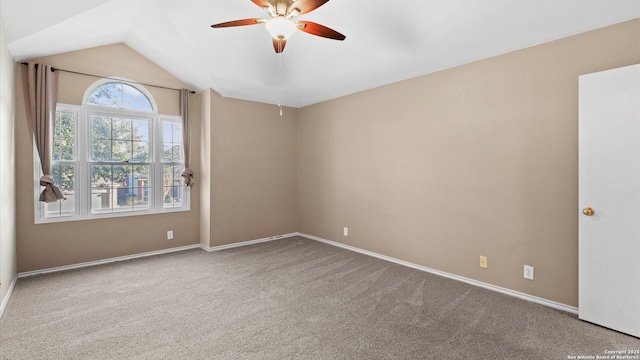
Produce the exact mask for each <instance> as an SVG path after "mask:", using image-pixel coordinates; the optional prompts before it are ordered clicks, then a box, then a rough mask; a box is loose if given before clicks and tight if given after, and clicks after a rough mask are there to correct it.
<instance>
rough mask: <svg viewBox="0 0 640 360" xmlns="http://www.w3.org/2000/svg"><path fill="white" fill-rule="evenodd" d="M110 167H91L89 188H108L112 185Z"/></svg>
mask: <svg viewBox="0 0 640 360" xmlns="http://www.w3.org/2000/svg"><path fill="white" fill-rule="evenodd" d="M112 179H113V174H112V171H111V165H92V166H91V188H108V187H111V185H112Z"/></svg>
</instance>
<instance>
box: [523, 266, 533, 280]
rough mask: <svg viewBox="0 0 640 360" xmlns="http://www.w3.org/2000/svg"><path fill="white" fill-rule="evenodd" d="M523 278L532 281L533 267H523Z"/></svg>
mask: <svg viewBox="0 0 640 360" xmlns="http://www.w3.org/2000/svg"><path fill="white" fill-rule="evenodd" d="M524 278H525V279H529V280H533V266H529V265H525V266H524Z"/></svg>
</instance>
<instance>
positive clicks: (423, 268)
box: [0, 232, 578, 316]
mask: <svg viewBox="0 0 640 360" xmlns="http://www.w3.org/2000/svg"><path fill="white" fill-rule="evenodd" d="M294 236H301V237H304V238H307V239H310V240H315V241H319V242H322V243H325V244H328V245H332V246H336V247H339V248H343V249H346V250H350V251H354V252H357V253H360V254H364V255H368V256H372V257H375V258H378V259H382V260H385V261H389V262H392V263H395V264H399V265H403V266H407V267H410V268H413V269H417V270H420V271H425V272H428V273H431V274H435V275H439V276H443V277H446V278H449V279H453V280H457V281H461V282H464V283H467V284H470V285H474V286H478V287H481V288H484V289H488V290H492V291H496V292H499V293H502V294H506V295H509V296H514V297H517V298H519V299H523V300H527V301H531V302H534V303H536V304H540V305H544V306H548V307H550V308H554V309H558V310H562V311H566V312H568V313H572V314H578V308H577V307H573V306H569V305H565V304H562V303H558V302H555V301H551V300H547V299H543V298H540V297H537V296H533V295H529V294H525V293H521V292H519V291H514V290H510V289H507V288H503V287H500V286H496V285H492V284H488V283H484V282H482V281H477V280H473V279H469V278H466V277H463V276H458V275H454V274H450V273H447V272H444V271H440V270H436V269H432V268H428V267H426V266H422V265H417V264H414V263H410V262H408V261H404V260H399V259H396V258H392V257H390V256H386V255H381V254H378V253H375V252H373V251H368V250H363V249H360V248H357V247H354V246H349V245H345V244H341V243H338V242H335V241H331V240H327V239H323V238H320V237H317V236H313V235H309V234H304V233H300V232H294V233H289V234H283V235H276V236H271V237H266V238H262V239H256V240H249V241H243V242H238V243H234V244H228V245H221V246H212V247H209V246H205V245H202V244H196V245H188V246H182V247H177V248H171V249H165V250H158V251H151V252H146V253H141V254H135V255H127V256H120V257H115V258H110V259H104V260H97V261H90V262H85V263H80V264H74V265H66V266H59V267H54V268H49V269H42V270H35V271H28V272H23V273H19V274H18V275H17V276H16V277H15V279H14V280H13V282H12V283H11V286H10V288H9V291H8V292H7V296H6V297H5V299H4V301H3V302H2V306H1V307H0V316H2V312H3V311H4V308H5V307H6V304H7V302H8V301H9V297H10V295H11V292H12V291H13V287H14V286H15V283H16V280H17V279H18V278H23V277H27V276H33V275H38V274H45V273H51V272H57V271H64V270H70V269H77V268H82V267H87V266H95V265H100V264H107V263H111V262H116V261H123V260H131V259H136V258H141V257H146V256H154V255H160V254H167V253H171V252H176V251H184V250H190V249H197V248H200V249H203V250H205V251H207V252H214V251H221V250H226V249H232V248H237V247H242V246H247V245H253V244H259V243H263V242H268V241H275V240H280V239H286V238H290V237H294Z"/></svg>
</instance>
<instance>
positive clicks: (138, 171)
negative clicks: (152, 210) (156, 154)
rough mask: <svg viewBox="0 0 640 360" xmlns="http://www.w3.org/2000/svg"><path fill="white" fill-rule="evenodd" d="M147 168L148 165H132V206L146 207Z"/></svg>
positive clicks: (147, 194) (147, 200) (147, 202)
mask: <svg viewBox="0 0 640 360" xmlns="http://www.w3.org/2000/svg"><path fill="white" fill-rule="evenodd" d="M149 169H150V167H149V166H148V165H135V166H133V182H132V184H131V185H132V187H133V188H132V191H133V196H134V198H135V201H134V206H136V207H137V208H142V207H148V206H149V204H150V201H149V200H150V199H149V192H150V191H149Z"/></svg>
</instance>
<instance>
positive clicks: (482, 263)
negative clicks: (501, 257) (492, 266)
mask: <svg viewBox="0 0 640 360" xmlns="http://www.w3.org/2000/svg"><path fill="white" fill-rule="evenodd" d="M480 267H481V268H483V269H486V268H488V267H489V261H488V260H487V257H486V256H480Z"/></svg>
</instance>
